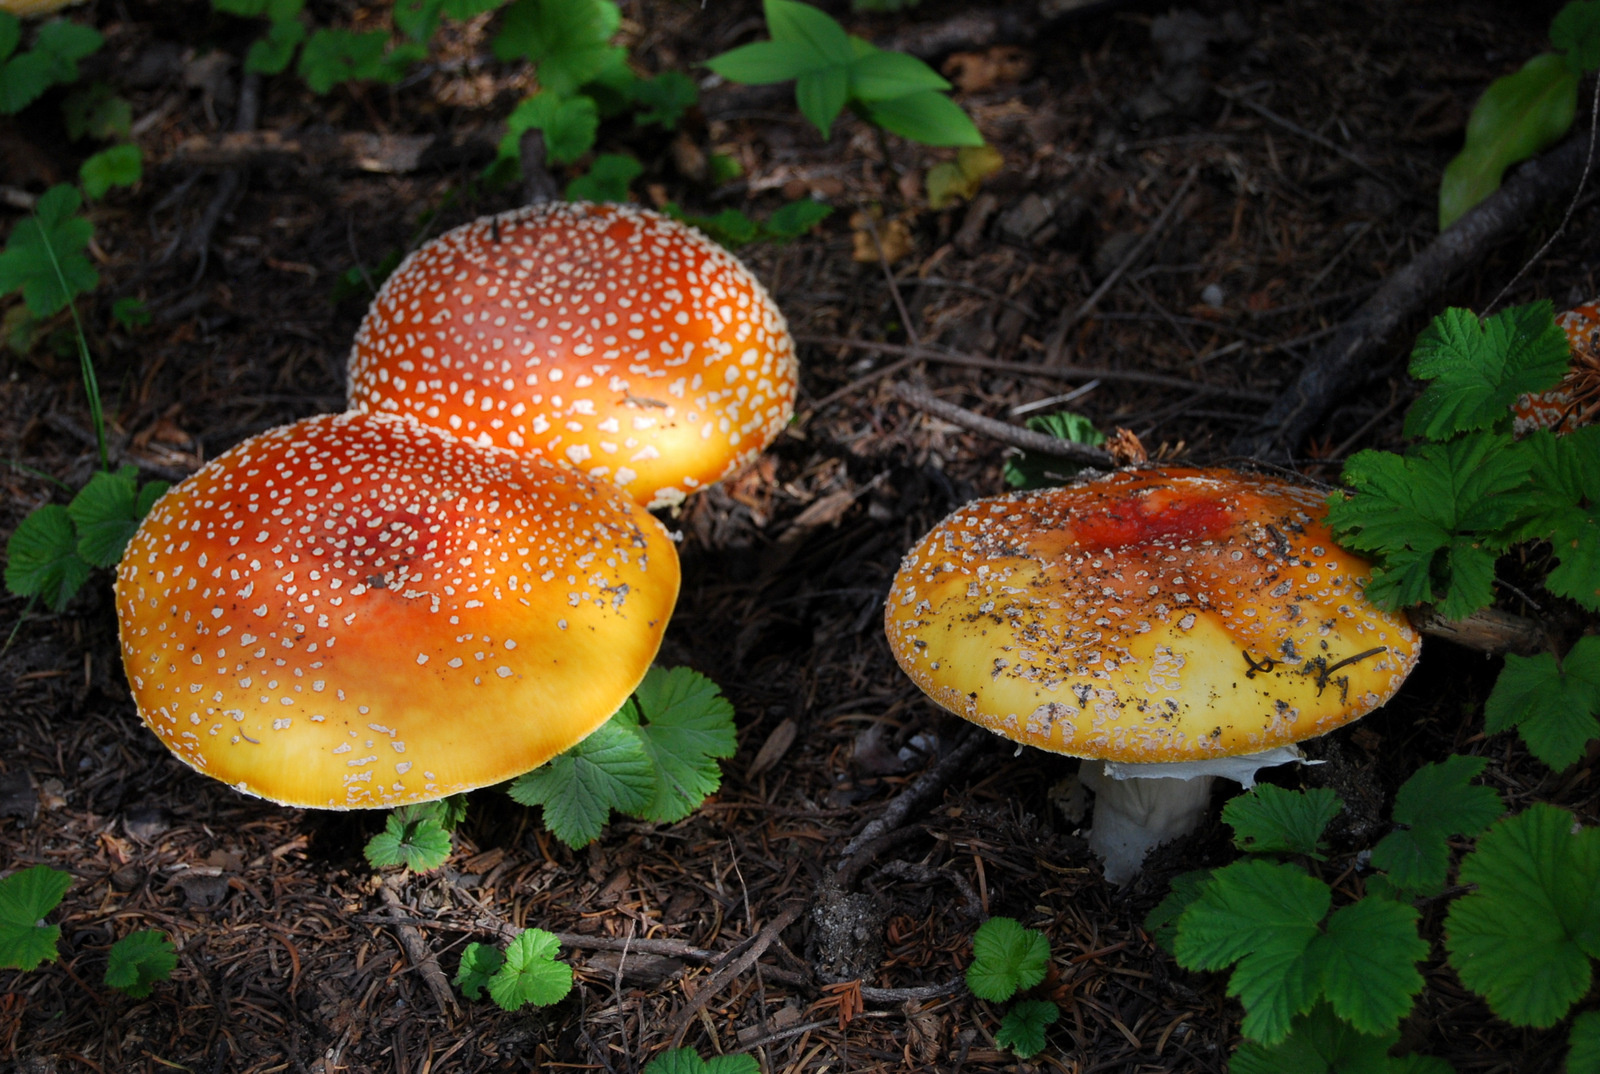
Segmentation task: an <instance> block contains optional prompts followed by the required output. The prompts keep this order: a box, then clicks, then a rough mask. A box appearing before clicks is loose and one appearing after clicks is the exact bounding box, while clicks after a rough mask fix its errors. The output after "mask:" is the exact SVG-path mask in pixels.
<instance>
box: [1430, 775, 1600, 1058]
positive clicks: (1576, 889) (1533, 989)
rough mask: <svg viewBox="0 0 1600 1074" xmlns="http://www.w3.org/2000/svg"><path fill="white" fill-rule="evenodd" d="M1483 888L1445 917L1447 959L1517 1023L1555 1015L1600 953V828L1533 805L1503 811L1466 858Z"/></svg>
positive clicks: (1464, 875) (1582, 988) (1580, 990)
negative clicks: (1582, 825)
mask: <svg viewBox="0 0 1600 1074" xmlns="http://www.w3.org/2000/svg"><path fill="white" fill-rule="evenodd" d="M1460 880H1461V882H1462V883H1463V884H1475V885H1477V890H1476V891H1474V892H1472V893H1471V894H1469V895H1464V896H1462V897H1461V898H1459V899H1457V900H1456V901H1455V902H1454V903H1453V904H1452V905H1451V907H1450V913H1449V915H1448V916H1447V917H1446V918H1445V926H1444V928H1445V949H1446V951H1447V952H1448V953H1449V961H1450V965H1451V966H1452V967H1454V969H1455V971H1456V973H1457V974H1458V975H1459V976H1460V978H1461V981H1462V983H1463V984H1465V985H1466V986H1467V987H1468V988H1470V989H1472V990H1473V991H1474V992H1477V993H1478V994H1479V995H1481V996H1483V997H1484V998H1485V999H1487V1000H1488V1001H1489V1008H1490V1009H1491V1010H1493V1011H1494V1013H1495V1014H1496V1015H1498V1016H1499V1017H1501V1018H1503V1019H1505V1020H1506V1021H1508V1022H1510V1023H1511V1024H1512V1025H1519V1026H1535V1027H1539V1028H1543V1027H1546V1026H1551V1025H1554V1024H1555V1023H1556V1022H1557V1021H1559V1020H1560V1019H1561V1018H1562V1017H1563V1016H1565V1014H1566V1013H1567V1011H1568V1010H1569V1009H1570V1008H1571V1006H1572V1004H1573V1003H1575V1002H1576V1001H1577V1000H1578V999H1579V998H1581V997H1582V996H1583V995H1584V994H1585V993H1587V992H1588V991H1589V986H1590V983H1591V981H1592V979H1593V968H1592V966H1591V965H1590V959H1591V958H1594V957H1600V829H1597V828H1581V829H1578V830H1576V831H1574V818H1573V815H1572V814H1571V813H1569V812H1567V811H1566V810H1564V809H1558V808H1556V807H1555V806H1550V805H1543V804H1540V805H1535V806H1532V807H1531V808H1529V809H1528V810H1526V811H1525V812H1522V813H1518V814H1516V815H1515V816H1511V817H1507V818H1505V819H1503V820H1501V821H1499V822H1497V823H1496V824H1495V825H1494V827H1492V828H1490V829H1489V831H1488V832H1487V833H1486V834H1485V835H1484V836H1483V837H1482V838H1480V839H1479V840H1478V845H1477V847H1476V849H1474V850H1473V852H1472V853H1471V854H1469V855H1467V857H1466V858H1465V859H1464V860H1463V861H1462V863H1461V873H1460Z"/></svg>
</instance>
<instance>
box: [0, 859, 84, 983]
mask: <svg viewBox="0 0 1600 1074" xmlns="http://www.w3.org/2000/svg"><path fill="white" fill-rule="evenodd" d="M71 886H72V874H71V873H64V872H62V871H61V870H60V869H52V868H50V866H48V865H35V866H33V867H32V868H29V869H22V870H20V871H18V872H15V873H12V874H11V875H10V876H8V877H6V878H5V879H4V880H0V969H8V970H31V969H34V968H36V967H37V966H38V965H39V963H41V962H51V961H54V959H55V957H56V941H57V940H59V939H61V926H59V925H41V924H39V919H40V918H42V917H44V916H45V915H46V914H48V913H49V912H50V911H51V910H54V909H55V908H56V907H57V906H58V905H60V903H61V899H62V897H63V896H65V895H66V893H67V889H68V888H70V887H71Z"/></svg>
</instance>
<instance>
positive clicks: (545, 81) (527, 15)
mask: <svg viewBox="0 0 1600 1074" xmlns="http://www.w3.org/2000/svg"><path fill="white" fill-rule="evenodd" d="M621 24H622V12H621V10H620V9H619V8H618V7H617V5H616V4H615V3H612V2H611V0H516V3H514V4H512V5H511V6H510V7H508V8H507V9H506V13H505V17H504V20H503V21H502V23H501V26H500V33H499V35H498V36H496V37H495V39H494V44H493V49H494V54H495V57H496V58H497V59H500V60H516V59H527V60H531V61H533V63H534V64H535V65H536V66H537V68H538V75H539V85H540V87H542V88H543V89H544V90H546V91H549V92H551V93H554V94H556V95H557V96H558V97H570V96H571V95H572V94H574V93H577V92H578V90H579V89H580V88H581V87H582V86H583V85H584V84H585V83H586V82H588V81H589V80H590V79H592V78H594V77H595V76H596V75H598V74H599V73H600V72H601V71H602V70H603V69H604V68H605V67H606V66H607V64H608V62H609V61H610V59H611V56H612V54H613V53H614V52H616V51H617V50H616V49H615V47H614V46H612V45H610V44H609V42H610V40H611V38H612V36H613V35H615V34H616V32H617V29H618V27H619V26H620V25H621Z"/></svg>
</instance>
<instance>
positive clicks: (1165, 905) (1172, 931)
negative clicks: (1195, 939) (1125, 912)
mask: <svg viewBox="0 0 1600 1074" xmlns="http://www.w3.org/2000/svg"><path fill="white" fill-rule="evenodd" d="M1210 880H1211V870H1210V869H1191V870H1189V871H1188V872H1186V873H1179V874H1178V875H1177V876H1175V877H1173V878H1172V887H1171V889H1170V890H1169V891H1168V892H1167V894H1166V897H1165V898H1164V899H1162V900H1161V901H1160V902H1158V903H1156V905H1155V908H1154V909H1152V910H1151V911H1150V912H1149V913H1148V914H1146V915H1145V917H1144V929H1145V931H1146V932H1148V933H1150V937H1151V939H1153V940H1155V942H1156V946H1157V947H1159V948H1161V950H1163V951H1165V952H1166V953H1167V954H1169V955H1170V954H1172V953H1173V948H1174V945H1175V944H1176V943H1177V940H1178V918H1180V917H1182V916H1183V912H1184V911H1185V910H1187V909H1189V907H1190V906H1191V905H1193V904H1194V901H1195V900H1196V899H1198V898H1199V897H1200V893H1201V892H1203V891H1205V889H1206V884H1207V883H1209V882H1210Z"/></svg>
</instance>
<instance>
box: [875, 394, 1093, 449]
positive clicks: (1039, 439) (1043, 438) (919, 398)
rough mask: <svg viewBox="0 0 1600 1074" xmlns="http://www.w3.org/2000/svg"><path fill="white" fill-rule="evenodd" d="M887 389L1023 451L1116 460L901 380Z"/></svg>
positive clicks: (921, 407) (903, 399) (952, 420)
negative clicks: (1013, 423)
mask: <svg viewBox="0 0 1600 1074" xmlns="http://www.w3.org/2000/svg"><path fill="white" fill-rule="evenodd" d="M889 392H890V393H891V394H892V395H894V396H895V398H897V399H899V400H900V401H901V402H905V403H910V404H911V405H912V406H914V407H916V408H917V409H918V410H924V411H927V412H928V413H929V414H932V415H934V416H935V417H940V418H943V419H944V420H945V421H948V422H953V423H954V424H956V425H959V426H961V427H962V428H963V429H971V430H972V431H973V432H975V433H982V434H983V435H984V436H987V437H989V438H990V439H992V440H998V441H1000V442H1001V443H1003V444H1010V445H1011V446H1012V447H1016V448H1021V449H1022V450H1023V451H1032V452H1035V453H1036V454H1040V455H1053V456H1056V457H1057V458H1062V459H1071V460H1072V461H1073V462H1080V463H1083V464H1085V465H1087V466H1103V467H1108V468H1109V467H1113V466H1115V465H1117V463H1116V460H1115V459H1113V458H1112V457H1111V452H1109V451H1107V450H1105V449H1104V448H1097V447H1091V446H1089V445H1088V444H1079V443H1076V442H1074V441H1072V440H1063V439H1062V438H1060V437H1057V436H1050V435H1048V434H1046V433H1036V432H1034V431H1033V430H1032V429H1024V428H1023V427H1022V426H1020V425H1012V424H1011V423H1010V422H1005V421H997V420H996V419H994V418H990V417H985V416H984V415H982V414H976V413H973V412H972V411H970V410H967V409H966V408H965V407H959V406H956V405H955V404H954V403H947V402H945V401H944V400H943V399H940V398H938V397H937V396H935V395H934V394H933V393H932V392H928V391H924V390H923V389H921V388H916V387H913V386H912V385H910V384H907V383H905V382H904V381H897V382H895V383H894V384H891V385H889Z"/></svg>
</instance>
